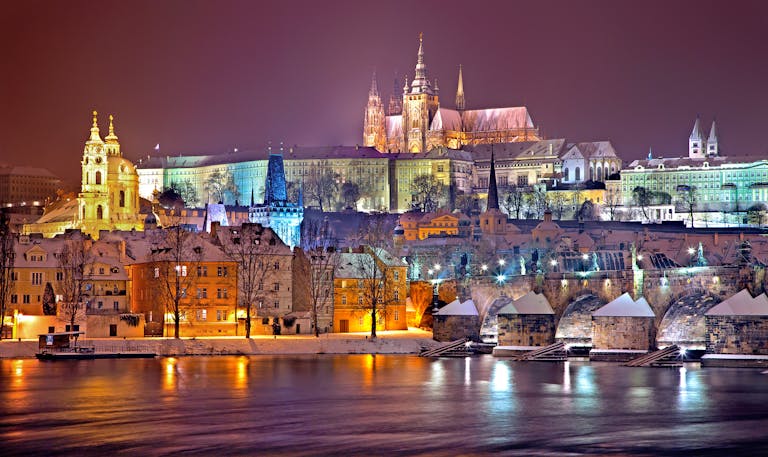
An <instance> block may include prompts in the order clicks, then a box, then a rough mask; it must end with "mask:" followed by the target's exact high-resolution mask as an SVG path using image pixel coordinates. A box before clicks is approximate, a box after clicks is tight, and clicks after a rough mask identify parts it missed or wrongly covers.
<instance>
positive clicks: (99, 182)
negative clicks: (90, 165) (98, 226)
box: [96, 171, 101, 219]
mask: <svg viewBox="0 0 768 457" xmlns="http://www.w3.org/2000/svg"><path fill="white" fill-rule="evenodd" d="M96 184H101V172H100V171H97V172H96ZM99 219H101V218H99Z"/></svg>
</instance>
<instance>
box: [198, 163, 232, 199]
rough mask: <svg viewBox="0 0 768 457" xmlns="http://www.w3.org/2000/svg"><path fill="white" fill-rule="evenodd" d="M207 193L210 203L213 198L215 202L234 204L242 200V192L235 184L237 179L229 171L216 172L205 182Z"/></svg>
mask: <svg viewBox="0 0 768 457" xmlns="http://www.w3.org/2000/svg"><path fill="white" fill-rule="evenodd" d="M204 187H205V191H206V192H208V201H209V202H210V199H211V198H213V199H214V201H215V202H225V201H227V200H229V201H230V202H231V203H234V202H235V201H236V200H238V199H239V198H240V191H239V190H238V188H237V184H236V183H235V178H234V176H233V175H232V172H231V171H229V170H225V171H221V170H216V171H214V172H213V173H211V174H210V175H209V176H208V179H206V180H205V186H204Z"/></svg>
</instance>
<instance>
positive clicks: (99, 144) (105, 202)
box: [75, 111, 111, 233]
mask: <svg viewBox="0 0 768 457" xmlns="http://www.w3.org/2000/svg"><path fill="white" fill-rule="evenodd" d="M97 115H98V113H96V111H94V112H93V125H92V126H91V136H90V138H88V141H86V142H85V149H84V150H83V160H82V162H81V164H82V168H83V174H82V182H81V184H80V193H79V194H78V196H77V200H78V212H77V216H76V218H75V219H76V221H77V222H78V223H77V224H76V225H77V226H79V227H80V228H81V229H82V230H83V232H87V233H90V232H93V231H94V230H95V231H96V232H97V233H98V228H97V227H98V226H99V225H100V223H101V221H104V220H109V193H108V187H107V147H106V146H107V145H106V144H105V143H104V141H103V140H102V139H101V135H99V124H98V120H97ZM110 146H111V145H110Z"/></svg>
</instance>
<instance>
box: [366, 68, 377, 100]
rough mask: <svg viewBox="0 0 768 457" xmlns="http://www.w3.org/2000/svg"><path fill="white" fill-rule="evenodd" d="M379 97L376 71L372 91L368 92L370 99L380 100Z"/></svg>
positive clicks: (372, 80)
mask: <svg viewBox="0 0 768 457" xmlns="http://www.w3.org/2000/svg"><path fill="white" fill-rule="evenodd" d="M378 97H379V86H378V84H376V71H374V72H373V76H372V77H371V89H370V90H369V91H368V98H369V99H371V98H378Z"/></svg>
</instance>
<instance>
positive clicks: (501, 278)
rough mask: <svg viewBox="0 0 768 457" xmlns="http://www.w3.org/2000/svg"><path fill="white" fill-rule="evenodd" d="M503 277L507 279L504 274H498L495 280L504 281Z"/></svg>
mask: <svg viewBox="0 0 768 457" xmlns="http://www.w3.org/2000/svg"><path fill="white" fill-rule="evenodd" d="M505 279H507V277H506V276H504V275H498V276H496V280H497V281H499V282H504V280H505Z"/></svg>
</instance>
